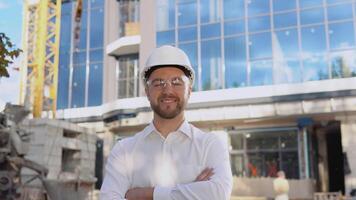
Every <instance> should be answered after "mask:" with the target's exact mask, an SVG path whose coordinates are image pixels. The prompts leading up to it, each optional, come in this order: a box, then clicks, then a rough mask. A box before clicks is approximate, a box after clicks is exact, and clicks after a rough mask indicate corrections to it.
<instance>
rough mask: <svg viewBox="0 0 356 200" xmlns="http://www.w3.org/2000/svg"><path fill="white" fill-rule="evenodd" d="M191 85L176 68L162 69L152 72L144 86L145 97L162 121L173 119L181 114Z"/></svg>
mask: <svg viewBox="0 0 356 200" xmlns="http://www.w3.org/2000/svg"><path fill="white" fill-rule="evenodd" d="M190 93H191V85H190V81H189V79H188V77H186V76H185V74H184V73H183V71H182V70H180V69H178V68H176V67H162V68H159V69H156V70H155V71H153V72H152V74H151V75H150V77H149V79H148V84H147V85H146V95H147V97H148V100H149V101H150V104H151V108H152V110H153V111H154V112H155V114H156V115H158V116H159V117H161V118H163V119H173V118H175V117H177V116H178V115H182V114H183V112H182V111H183V110H184V109H185V107H186V105H187V102H188V99H189V96H190Z"/></svg>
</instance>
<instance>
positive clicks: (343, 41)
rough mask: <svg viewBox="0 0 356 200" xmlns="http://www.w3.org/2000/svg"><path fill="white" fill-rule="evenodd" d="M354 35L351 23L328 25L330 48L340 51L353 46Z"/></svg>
mask: <svg viewBox="0 0 356 200" xmlns="http://www.w3.org/2000/svg"><path fill="white" fill-rule="evenodd" d="M345 33H347V34H345ZM354 34H355V32H354V24H353V22H343V23H337V24H329V36H330V48H331V49H341V48H347V47H353V46H355V38H354Z"/></svg>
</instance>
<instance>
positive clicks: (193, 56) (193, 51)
mask: <svg viewBox="0 0 356 200" xmlns="http://www.w3.org/2000/svg"><path fill="white" fill-rule="evenodd" d="M179 48H181V49H182V50H183V51H184V52H185V53H186V54H187V55H188V57H189V60H190V63H191V64H192V66H193V69H194V71H195V83H194V85H193V90H194V91H198V85H199V84H198V82H197V81H198V80H199V78H198V76H199V73H198V72H199V71H198V61H197V60H198V50H197V43H196V42H193V43H184V44H179Z"/></svg>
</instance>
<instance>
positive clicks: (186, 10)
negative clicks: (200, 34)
mask: <svg viewBox="0 0 356 200" xmlns="http://www.w3.org/2000/svg"><path fill="white" fill-rule="evenodd" d="M196 23H197V3H196V0H194V1H191V2H187V3H179V4H178V26H185V25H193V24H196Z"/></svg>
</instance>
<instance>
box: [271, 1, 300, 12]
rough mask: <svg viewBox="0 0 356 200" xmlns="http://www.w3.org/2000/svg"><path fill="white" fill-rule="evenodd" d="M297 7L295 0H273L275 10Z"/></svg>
mask: <svg viewBox="0 0 356 200" xmlns="http://www.w3.org/2000/svg"><path fill="white" fill-rule="evenodd" d="M295 7H296V2H295V0H288V1H286V0H273V11H283V10H292V9H295Z"/></svg>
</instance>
